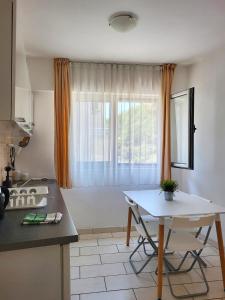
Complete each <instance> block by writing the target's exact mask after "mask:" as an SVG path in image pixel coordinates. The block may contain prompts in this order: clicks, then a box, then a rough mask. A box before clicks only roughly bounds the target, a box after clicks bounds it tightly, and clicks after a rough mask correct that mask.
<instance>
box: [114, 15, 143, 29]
mask: <svg viewBox="0 0 225 300" xmlns="http://www.w3.org/2000/svg"><path fill="white" fill-rule="evenodd" d="M136 25H137V17H136V16H135V15H134V14H132V13H116V14H113V15H112V16H111V17H110V18H109V26H110V27H112V28H113V29H114V30H116V31H119V32H126V31H130V30H131V29H133V28H134V27H135V26H136Z"/></svg>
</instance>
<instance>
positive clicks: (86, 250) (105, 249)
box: [80, 245, 118, 255]
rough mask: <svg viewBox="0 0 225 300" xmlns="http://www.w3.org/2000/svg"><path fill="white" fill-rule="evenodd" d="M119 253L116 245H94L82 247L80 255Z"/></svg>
mask: <svg viewBox="0 0 225 300" xmlns="http://www.w3.org/2000/svg"><path fill="white" fill-rule="evenodd" d="M106 253H118V249H117V247H116V245H107V246H94V247H83V248H80V255H93V254H106Z"/></svg>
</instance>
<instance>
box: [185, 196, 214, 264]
mask: <svg viewBox="0 0 225 300" xmlns="http://www.w3.org/2000/svg"><path fill="white" fill-rule="evenodd" d="M191 196H192V197H194V198H196V199H201V200H203V201H205V202H207V203H213V201H212V200H208V199H206V198H203V197H200V196H198V195H195V194H191ZM201 233H202V227H199V228H198V229H197V230H196V231H195V232H193V234H195V237H196V238H199V237H200V234H201ZM184 256H185V258H187V256H188V253H186V254H185V255H184ZM192 256H193V255H192ZM199 259H200V261H201V264H202V265H203V267H204V268H206V267H207V263H206V262H205V261H204V260H203V259H202V258H201V257H199ZM184 262H185V259H184V261H183V263H184ZM183 263H182V265H183Z"/></svg>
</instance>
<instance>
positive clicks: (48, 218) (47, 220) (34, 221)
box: [22, 212, 62, 225]
mask: <svg viewBox="0 0 225 300" xmlns="http://www.w3.org/2000/svg"><path fill="white" fill-rule="evenodd" d="M61 219H62V214H61V213H60V212H57V213H51V214H41V213H37V214H35V213H28V214H27V215H26V216H25V217H24V218H23V221H22V224H23V225H38V224H57V223H59V222H60V221H61Z"/></svg>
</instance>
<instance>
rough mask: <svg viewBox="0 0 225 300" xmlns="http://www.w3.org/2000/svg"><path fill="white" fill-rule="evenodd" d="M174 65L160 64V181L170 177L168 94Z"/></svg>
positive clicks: (169, 94)
mask: <svg viewBox="0 0 225 300" xmlns="http://www.w3.org/2000/svg"><path fill="white" fill-rule="evenodd" d="M175 67H176V65H174V64H165V65H163V66H162V161H161V163H162V166H161V181H162V180H165V179H171V144H170V96H171V86H172V81H173V75H174V70H175Z"/></svg>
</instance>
